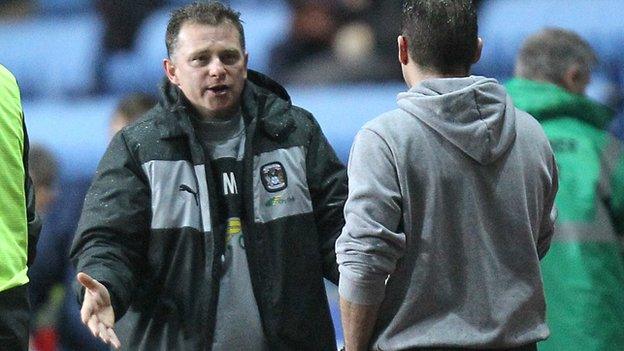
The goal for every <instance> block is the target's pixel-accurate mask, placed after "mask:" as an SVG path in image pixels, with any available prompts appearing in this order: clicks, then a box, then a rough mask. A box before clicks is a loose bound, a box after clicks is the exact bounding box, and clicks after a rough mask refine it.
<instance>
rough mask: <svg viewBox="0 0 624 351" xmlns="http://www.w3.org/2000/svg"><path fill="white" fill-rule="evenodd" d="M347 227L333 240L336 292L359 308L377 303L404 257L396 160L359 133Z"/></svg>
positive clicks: (374, 137)
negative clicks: (360, 305)
mask: <svg viewBox="0 0 624 351" xmlns="http://www.w3.org/2000/svg"><path fill="white" fill-rule="evenodd" d="M348 175H349V198H348V200H347V203H346V205H345V211H344V212H345V220H346V224H345V227H344V229H343V230H342V234H341V235H340V237H339V238H338V240H337V241H336V256H337V260H338V264H339V269H340V283H339V285H338V291H339V293H340V296H341V297H342V298H344V299H345V300H347V301H349V302H353V303H357V304H362V305H375V304H378V303H380V302H381V301H382V300H383V298H384V294H385V288H386V287H385V281H386V279H387V277H388V276H389V275H390V274H391V273H393V272H394V270H395V268H396V262H397V261H398V260H399V259H400V258H401V257H402V256H403V254H404V252H405V233H403V232H402V231H401V230H400V223H401V217H402V213H403V209H402V199H401V189H400V185H399V182H398V176H397V170H396V163H395V161H394V155H393V153H392V151H391V149H390V148H389V146H388V145H387V143H386V142H385V141H384V140H383V138H382V137H380V136H379V135H378V134H377V133H375V132H373V131H371V130H368V129H362V130H361V131H360V132H359V133H358V135H357V136H356V138H355V141H354V143H353V146H352V148H351V155H350V157H349V172H348Z"/></svg>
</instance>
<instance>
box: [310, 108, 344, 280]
mask: <svg viewBox="0 0 624 351" xmlns="http://www.w3.org/2000/svg"><path fill="white" fill-rule="evenodd" d="M310 120H311V121H312V122H313V126H312V129H313V130H312V138H311V141H310V145H309V147H308V156H307V160H306V162H307V170H308V174H307V178H308V187H309V189H310V196H311V198H312V204H313V206H314V216H315V220H316V226H317V230H318V233H319V251H320V253H321V257H322V258H323V273H324V275H325V278H327V279H329V280H330V281H332V282H333V283H334V284H337V283H338V266H337V264H336V253H335V251H334V246H335V244H336V238H337V237H338V235H340V230H341V229H342V227H343V225H344V218H343V209H344V203H345V200H346V199H347V172H346V169H345V167H344V165H343V164H342V163H341V162H340V160H339V159H338V157H337V156H336V152H335V151H334V149H333V148H332V147H331V146H330V145H329V142H328V141H327V139H326V138H325V136H324V135H323V133H322V131H321V128H320V126H319V125H318V124H317V123H316V121H315V120H314V119H313V118H310Z"/></svg>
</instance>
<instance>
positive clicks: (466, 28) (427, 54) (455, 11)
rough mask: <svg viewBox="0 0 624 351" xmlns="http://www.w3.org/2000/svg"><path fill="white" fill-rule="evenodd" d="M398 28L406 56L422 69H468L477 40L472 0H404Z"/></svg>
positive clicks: (475, 11)
mask: <svg viewBox="0 0 624 351" xmlns="http://www.w3.org/2000/svg"><path fill="white" fill-rule="evenodd" d="M402 31H403V33H402V34H403V36H405V37H406V38H407V41H408V45H409V46H408V47H409V54H410V56H411V57H412V59H413V60H414V61H415V62H416V63H417V64H418V65H419V66H420V67H422V68H423V69H426V70H430V71H434V72H437V73H456V72H458V71H469V70H470V66H471V65H472V63H473V60H474V57H475V54H476V51H477V40H478V33H477V31H478V28H477V10H476V6H475V4H474V2H473V1H472V0H406V1H405V2H404V3H403V29H402Z"/></svg>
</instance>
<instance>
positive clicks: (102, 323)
mask: <svg viewBox="0 0 624 351" xmlns="http://www.w3.org/2000/svg"><path fill="white" fill-rule="evenodd" d="M76 279H77V280H78V282H79V283H80V284H81V285H82V286H84V287H85V295H84V300H83V302H82V308H81V309H80V319H81V320H82V323H84V324H85V325H86V326H87V327H88V328H89V330H90V331H91V334H93V336H95V337H97V338H100V339H101V340H102V341H104V342H105V343H107V344H109V345H112V346H113V347H114V348H115V349H119V348H120V347H121V343H120V342H119V339H118V338H117V335H116V334H115V331H114V330H113V326H114V325H115V312H114V311H113V306H112V304H111V299H110V294H109V293H108V289H106V287H105V286H104V285H103V284H101V283H100V282H98V281H97V280H95V279H93V278H91V277H90V276H89V275H88V274H86V273H82V272H80V273H78V275H77V276H76Z"/></svg>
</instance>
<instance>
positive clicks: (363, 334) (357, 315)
mask: <svg viewBox="0 0 624 351" xmlns="http://www.w3.org/2000/svg"><path fill="white" fill-rule="evenodd" d="M378 310H379V304H376V305H360V304H357V303H353V302H349V301H347V300H345V299H344V298H342V297H340V313H341V319H342V330H343V331H344V339H345V351H366V350H368V349H369V343H370V339H371V337H372V336H373V328H374V327H375V321H377V311H378Z"/></svg>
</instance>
